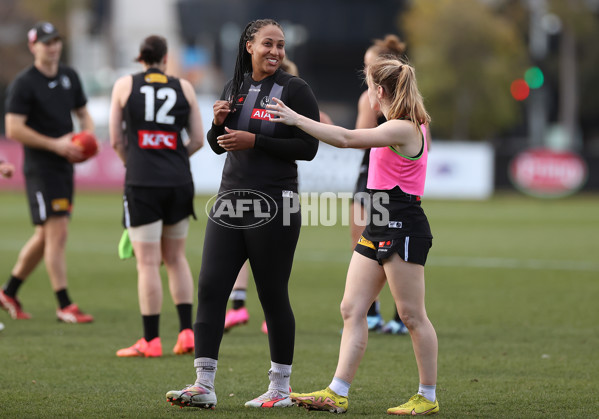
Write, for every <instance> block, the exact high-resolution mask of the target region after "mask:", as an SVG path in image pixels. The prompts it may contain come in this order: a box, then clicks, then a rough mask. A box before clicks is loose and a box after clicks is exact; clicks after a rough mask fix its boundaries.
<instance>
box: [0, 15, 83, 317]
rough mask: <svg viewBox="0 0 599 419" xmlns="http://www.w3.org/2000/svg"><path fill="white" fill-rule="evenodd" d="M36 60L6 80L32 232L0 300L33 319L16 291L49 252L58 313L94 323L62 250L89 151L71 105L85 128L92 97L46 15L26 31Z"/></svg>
mask: <svg viewBox="0 0 599 419" xmlns="http://www.w3.org/2000/svg"><path fill="white" fill-rule="evenodd" d="M27 37H28V41H29V50H30V51H31V53H32V54H33V57H34V63H33V65H32V66H30V67H29V68H27V69H25V70H24V71H22V72H21V73H20V74H19V75H18V76H17V77H16V78H15V80H14V81H13V82H12V84H11V85H10V86H9V90H8V96H7V100H6V110H7V113H6V118H5V122H6V136H7V137H9V138H11V139H13V140H15V141H18V142H20V143H22V144H23V148H24V151H25V162H24V168H23V172H24V175H25V181H26V188H27V198H28V200H29V207H30V211H31V218H32V221H33V224H34V225H35V231H34V233H33V236H31V238H30V239H29V240H28V241H27V243H26V244H25V246H24V247H23V248H22V249H21V252H20V253H19V256H18V259H17V262H16V264H15V266H14V268H13V270H12V272H11V276H10V279H9V280H8V282H7V283H6V284H5V286H4V288H3V289H2V290H0V306H2V308H3V309H5V310H7V311H8V312H9V313H10V315H11V317H12V318H13V319H29V318H30V317H31V316H30V315H29V314H28V313H26V312H24V311H23V310H22V308H21V304H20V302H19V300H18V299H17V297H16V295H17V291H18V290H19V288H20V286H21V285H22V284H23V281H25V279H26V278H27V277H28V276H29V274H30V273H31V272H33V270H34V269H35V267H36V266H37V265H38V264H39V262H41V260H42V259H44V261H45V263H46V270H47V272H48V276H49V277H50V282H51V284H52V289H53V290H54V292H55V293H56V298H57V300H58V304H59V308H58V309H57V311H56V315H57V317H58V319H59V320H61V321H64V322H67V323H89V322H91V321H93V317H92V316H91V315H89V314H84V313H82V312H81V311H80V310H79V308H78V306H77V305H76V304H73V303H72V301H71V300H70V298H69V295H68V293H67V267H66V258H65V248H66V240H67V235H68V223H69V216H70V213H71V208H72V204H73V163H76V162H79V161H82V160H83V159H84V156H83V153H82V151H81V149H80V148H79V146H77V145H75V144H73V143H72V142H71V138H72V136H73V132H72V131H73V122H72V115H71V112H72V113H74V115H75V117H76V118H77V119H78V122H79V125H80V127H81V129H82V130H89V131H92V130H93V129H94V124H93V121H92V119H91V117H90V115H89V113H88V111H87V108H86V106H85V105H86V103H87V98H86V97H85V94H84V92H83V89H82V86H81V82H80V80H79V76H78V75H77V73H76V72H75V71H74V70H73V69H71V68H69V67H67V66H64V65H62V64H60V63H59V61H60V54H61V51H62V40H61V37H60V35H59V33H58V31H57V30H56V28H55V27H54V26H53V25H52V24H51V23H48V22H41V23H38V24H37V25H35V26H34V27H33V28H32V29H31V30H30V31H29V32H28V34H27Z"/></svg>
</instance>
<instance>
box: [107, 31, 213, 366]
mask: <svg viewBox="0 0 599 419" xmlns="http://www.w3.org/2000/svg"><path fill="white" fill-rule="evenodd" d="M136 61H138V62H140V63H141V64H143V67H144V71H143V72H141V73H137V74H133V75H127V76H124V77H121V78H120V79H119V80H117V81H116V83H115V85H114V88H113V91H112V101H111V109H110V142H111V144H112V146H113V148H114V149H115V151H116V152H117V154H118V155H119V157H120V158H121V160H122V161H123V163H124V164H125V167H126V169H127V172H126V175H125V193H124V195H123V201H124V217H123V223H124V226H125V228H127V230H128V233H129V237H130V238H131V243H132V245H133V250H134V252H135V259H136V262H137V274H138V294H139V306H140V311H141V315H142V321H143V328H144V336H143V337H142V338H141V339H139V340H138V341H137V342H136V343H135V344H134V345H133V346H130V347H128V348H123V349H120V350H119V351H117V353H116V354H117V356H119V357H138V356H142V357H159V356H162V343H161V340H160V334H159V322H160V311H161V308H162V281H161V278H160V264H161V263H162V262H164V266H165V267H166V271H167V273H168V280H169V288H170V291H171V295H172V297H173V301H174V303H175V306H176V307H177V313H178V314H179V336H178V338H177V343H176V345H175V347H174V349H173V352H174V353H175V354H178V355H179V354H185V353H191V352H193V347H194V340H193V331H192V303H193V278H192V276H191V271H190V269H189V264H188V263H187V258H186V257H185V241H186V239H187V231H188V229H189V216H190V215H194V210H193V199H194V192H195V191H194V186H193V180H192V177H191V170H190V168H189V156H191V155H192V154H193V153H195V152H196V151H197V150H199V149H200V147H202V145H203V144H204V138H203V137H204V131H203V129H202V117H201V115H200V110H199V106H198V102H197V99H196V95H195V91H194V89H193V86H192V85H191V83H189V82H188V81H187V80H183V79H178V78H176V77H171V76H167V75H165V71H166V66H167V43H166V39H164V38H163V37H161V36H156V35H152V36H148V37H147V38H146V39H144V41H143V42H142V44H141V46H140V50H139V56H138V57H137V59H136ZM123 122H124V123H125V130H124V131H123ZM184 129H185V130H186V131H187V134H188V137H189V141H188V142H187V143H186V144H185V143H184V141H183V138H182V131H183V130H184Z"/></svg>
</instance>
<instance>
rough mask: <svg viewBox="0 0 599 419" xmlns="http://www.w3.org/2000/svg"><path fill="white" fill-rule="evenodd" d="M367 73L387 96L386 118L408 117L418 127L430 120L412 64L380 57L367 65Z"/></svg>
mask: <svg viewBox="0 0 599 419" xmlns="http://www.w3.org/2000/svg"><path fill="white" fill-rule="evenodd" d="M367 74H368V77H370V80H371V81H372V83H374V84H375V85H378V86H382V87H383V89H384V90H385V93H386V94H387V96H388V100H389V114H388V115H387V119H399V118H405V119H409V120H410V121H411V122H412V123H413V124H414V125H415V126H416V127H417V128H418V129H419V128H420V125H421V124H428V123H429V122H430V119H431V118H430V116H429V114H428V113H427V112H426V108H425V107H424V101H423V100H422V95H421V94H420V91H419V90H418V85H417V83H416V73H415V71H414V68H413V67H412V66H410V65H409V64H406V63H402V62H401V61H399V60H397V59H390V58H380V59H378V60H376V61H375V62H374V63H373V64H371V65H370V66H369V68H368V69H367Z"/></svg>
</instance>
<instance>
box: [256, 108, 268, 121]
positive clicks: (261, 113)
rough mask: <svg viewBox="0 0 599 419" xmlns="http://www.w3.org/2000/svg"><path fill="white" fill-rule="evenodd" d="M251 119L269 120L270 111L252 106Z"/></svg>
mask: <svg viewBox="0 0 599 419" xmlns="http://www.w3.org/2000/svg"><path fill="white" fill-rule="evenodd" d="M252 119H261V120H263V121H270V113H268V111H267V110H266V109H258V108H254V110H252Z"/></svg>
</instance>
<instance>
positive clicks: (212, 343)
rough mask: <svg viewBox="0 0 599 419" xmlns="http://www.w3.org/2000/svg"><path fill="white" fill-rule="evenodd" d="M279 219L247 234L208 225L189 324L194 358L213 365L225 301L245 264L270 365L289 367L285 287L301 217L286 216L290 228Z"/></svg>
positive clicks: (291, 341)
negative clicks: (265, 336)
mask: <svg viewBox="0 0 599 419" xmlns="http://www.w3.org/2000/svg"><path fill="white" fill-rule="evenodd" d="M281 213H282V212H281V211H279V212H278V214H277V215H276V216H275V218H274V219H273V220H271V221H270V222H269V223H267V224H265V225H262V226H260V227H256V228H248V229H234V228H228V227H224V226H221V225H219V224H217V223H216V222H214V221H213V220H212V219H208V225H207V226H206V235H205V238H204V250H203V255H202V267H201V269H200V278H199V280H198V311H197V317H196V322H195V324H194V334H195V357H196V358H200V357H205V358H212V359H218V351H219V347H220V342H221V340H222V337H223V331H224V323H225V313H226V309H227V301H228V299H229V295H230V294H231V290H232V289H233V284H234V283H235V280H236V279H237V275H238V274H239V270H240V269H241V267H242V266H243V263H244V262H245V261H246V259H249V261H250V266H251V268H252V273H253V275H254V281H255V283H256V289H257V291H258V297H259V298H260V303H261V304H262V309H263V310H264V316H265V318H266V324H267V326H268V342H269V346H270V357H271V361H273V362H276V363H279V364H286V365H291V364H292V362H293V349H294V345H295V318H294V316H293V311H292V309H291V304H290V302H289V293H288V284H289V276H290V274H291V268H292V265H293V255H294V253H295V247H296V245H297V240H298V238H299V232H300V227H301V214H300V213H299V212H297V213H295V214H291V218H290V222H288V223H287V224H290V225H283V216H282V214H281Z"/></svg>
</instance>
